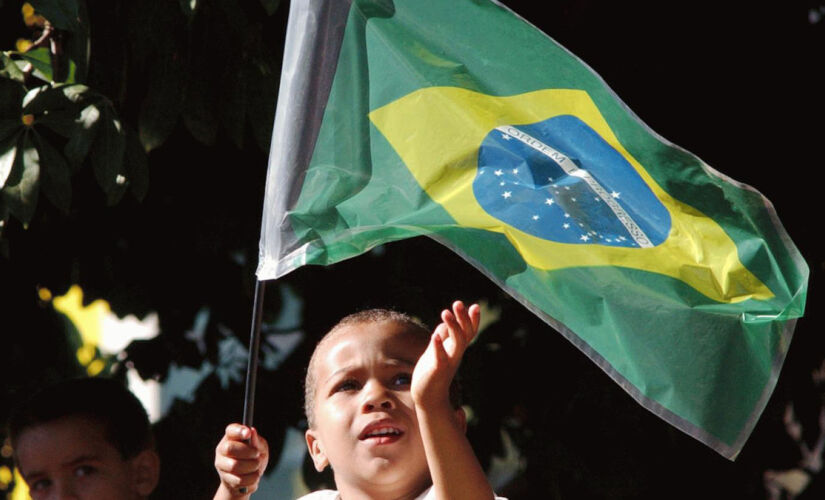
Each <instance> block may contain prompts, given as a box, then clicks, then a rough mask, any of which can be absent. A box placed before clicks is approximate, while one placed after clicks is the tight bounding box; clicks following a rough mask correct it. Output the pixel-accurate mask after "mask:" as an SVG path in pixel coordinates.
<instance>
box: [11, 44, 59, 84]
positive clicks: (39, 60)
mask: <svg viewBox="0 0 825 500" xmlns="http://www.w3.org/2000/svg"><path fill="white" fill-rule="evenodd" d="M13 54H14V55H16V56H17V57H19V58H20V59H22V60H24V61H26V62H28V63H29V64H31V65H32V67H33V68H34V70H33V71H32V74H33V75H34V76H35V77H36V78H39V79H41V80H43V81H44V82H52V81H54V75H53V74H52V61H51V56H50V55H49V49H47V48H46V47H40V48H37V49H34V50H32V51H29V52H14V53H13Z"/></svg>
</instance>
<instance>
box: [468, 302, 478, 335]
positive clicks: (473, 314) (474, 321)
mask: <svg viewBox="0 0 825 500" xmlns="http://www.w3.org/2000/svg"><path fill="white" fill-rule="evenodd" d="M468 314H469V315H470V324H471V325H472V326H473V332H472V333H473V335H472V336H473V337H475V335H476V333H478V325H479V323H481V306H479V305H478V304H473V305H471V306H470V309H469V311H468Z"/></svg>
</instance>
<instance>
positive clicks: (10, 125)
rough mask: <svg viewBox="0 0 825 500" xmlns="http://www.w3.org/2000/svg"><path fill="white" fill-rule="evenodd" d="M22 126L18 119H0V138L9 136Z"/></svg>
mask: <svg viewBox="0 0 825 500" xmlns="http://www.w3.org/2000/svg"><path fill="white" fill-rule="evenodd" d="M23 127H24V125H23V122H21V121H20V119H17V120H15V119H6V120H0V139H5V138H7V137H10V136H11V135H12V134H14V133H15V132H19V131H20V130H22V129H23Z"/></svg>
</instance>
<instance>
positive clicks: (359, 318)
mask: <svg viewBox="0 0 825 500" xmlns="http://www.w3.org/2000/svg"><path fill="white" fill-rule="evenodd" d="M385 321H386V322H390V323H396V324H400V325H404V326H406V327H407V329H408V331H409V332H410V333H411V334H413V335H415V336H417V337H420V338H421V340H422V341H423V342H425V343H426V342H429V340H430V335H431V331H430V329H429V328H428V327H427V325H425V324H424V323H423V322H422V321H421V320H419V319H418V318H414V317H412V316H410V315H408V314H404V313H401V312H398V311H393V310H390V309H367V310H364V311H359V312H356V313H353V314H350V315H348V316H344V317H343V318H342V319H341V320H340V321H339V322H338V323H336V324H335V326H333V327H332V328H331V329H330V331H329V332H327V334H326V335H324V336H323V337H322V338H321V340H320V341H318V343H317V344H316V345H315V350H313V351H312V357H311V358H310V359H309V364H308V365H307V375H306V380H305V382H304V414H305V415H306V418H307V424H308V425H309V427H310V428H312V426H313V415H312V413H313V412H312V410H313V407H314V405H315V389H316V387H315V386H316V383H317V380H315V365H316V364H317V363H318V360H317V356H316V354H317V353H318V351H319V350H320V348H321V346H323V345H324V344H325V343H326V342H328V341H329V339H331V338H332V337H334V336H335V333H336V332H338V331H339V330H341V329H342V328H344V327H346V326H352V325H357V324H362V323H382V322H385ZM450 403H451V404H452V406H453V408H458V407H459V406H461V396H460V388H459V384H458V379H457V378H454V379H453V382H452V384H450Z"/></svg>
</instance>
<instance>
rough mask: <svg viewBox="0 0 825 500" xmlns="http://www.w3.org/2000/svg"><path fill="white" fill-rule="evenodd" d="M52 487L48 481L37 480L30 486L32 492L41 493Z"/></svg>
mask: <svg viewBox="0 0 825 500" xmlns="http://www.w3.org/2000/svg"><path fill="white" fill-rule="evenodd" d="M51 485H52V482H51V480H49V479H38V480H37V481H35V482H33V483H32V484H31V485H30V488H31V490H32V491H43V490H45V489H46V488H48V487H49V486H51Z"/></svg>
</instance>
